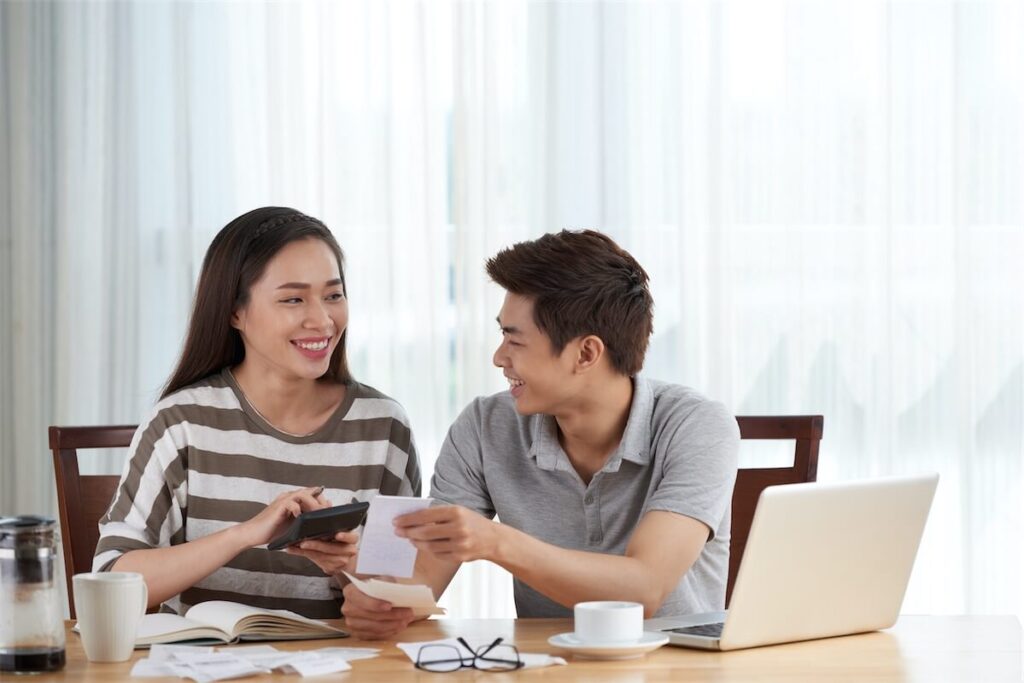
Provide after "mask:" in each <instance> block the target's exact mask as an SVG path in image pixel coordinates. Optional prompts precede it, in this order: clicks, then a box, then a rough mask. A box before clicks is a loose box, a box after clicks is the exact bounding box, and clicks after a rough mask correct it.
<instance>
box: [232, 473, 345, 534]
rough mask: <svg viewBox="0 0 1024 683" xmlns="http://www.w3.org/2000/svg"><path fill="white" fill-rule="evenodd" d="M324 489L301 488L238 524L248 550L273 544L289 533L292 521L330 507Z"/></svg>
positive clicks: (285, 494)
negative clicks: (275, 540)
mask: <svg viewBox="0 0 1024 683" xmlns="http://www.w3.org/2000/svg"><path fill="white" fill-rule="evenodd" d="M323 490H324V489H323V487H322V486H318V487H316V488H309V489H297V490H295V491H287V492H286V493H282V494H281V495H279V496H278V497H277V498H275V499H274V500H273V502H271V503H270V505H268V506H267V507H265V508H263V510H262V511H260V512H259V514H257V515H256V516H255V517H253V518H252V519H249V520H248V521H245V522H242V523H241V524H239V525H238V527H237V528H238V531H239V533H240V534H241V535H242V539H243V542H244V544H245V547H246V548H252V547H254V546H258V545H263V544H264V543H269V542H270V541H272V540H273V539H275V538H277V537H278V536H280V535H281V534H283V533H284V532H285V530H286V529H287V528H288V525H289V524H291V523H292V520H293V519H295V518H296V517H298V516H299V515H300V514H302V513H303V512H309V511H310V510H320V509H321V508H326V507H330V506H331V503H330V501H328V500H327V499H326V498H324V497H323V495H322V494H323Z"/></svg>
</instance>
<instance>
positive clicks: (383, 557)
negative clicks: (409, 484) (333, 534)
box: [356, 496, 432, 578]
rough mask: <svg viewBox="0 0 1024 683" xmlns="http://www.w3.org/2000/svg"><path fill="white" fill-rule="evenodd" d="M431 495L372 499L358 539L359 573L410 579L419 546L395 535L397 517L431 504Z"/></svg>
mask: <svg viewBox="0 0 1024 683" xmlns="http://www.w3.org/2000/svg"><path fill="white" fill-rule="evenodd" d="M431 502H432V501H431V500H430V498H410V497H406V496H377V497H376V498H374V499H373V500H371V501H370V509H369V511H368V512H367V513H366V526H365V527H363V537H362V538H361V539H360V540H359V559H358V560H357V563H356V573H357V574H376V575H384V576H394V577H396V578H408V577H410V576H412V572H413V569H414V568H415V566H416V546H414V545H413V544H412V542H410V541H409V539H407V538H400V537H398V536H396V535H395V527H394V524H393V520H394V519H395V517H398V516H400V515H404V514H407V513H410V512H416V511H417V510H422V509H423V508H428V507H430V503H431Z"/></svg>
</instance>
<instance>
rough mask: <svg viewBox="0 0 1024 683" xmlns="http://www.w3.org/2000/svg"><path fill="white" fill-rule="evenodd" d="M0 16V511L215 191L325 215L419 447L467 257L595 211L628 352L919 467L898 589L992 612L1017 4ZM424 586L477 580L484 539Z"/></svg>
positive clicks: (888, 462)
mask: <svg viewBox="0 0 1024 683" xmlns="http://www.w3.org/2000/svg"><path fill="white" fill-rule="evenodd" d="M0 41H2V43H0V45H2V47H0V50H2V55H0V56H2V58H3V63H2V66H0V88H2V90H0V96H2V100H0V103H2V104H0V115H2V117H3V120H2V121H0V123H2V124H3V125H0V154H2V157H3V158H4V159H6V160H7V163H6V164H4V165H2V166H0V217H2V222H0V230H2V231H3V232H2V233H0V249H2V252H0V266H2V268H3V274H2V276H0V289H2V291H0V332H2V334H0V369H2V371H3V375H2V379H0V456H2V461H0V463H2V470H0V474H2V479H0V512H6V513H10V512H28V511H44V512H46V511H51V512H52V510H53V505H54V503H53V500H54V498H53V493H52V483H51V482H52V473H51V470H50V467H49V460H48V456H47V454H46V445H45V427H46V425H48V424H58V423H62V424H101V423H112V422H134V421H137V420H138V419H140V417H141V415H142V414H143V412H144V411H145V410H146V409H147V407H148V406H149V405H151V403H152V401H153V400H154V398H155V396H156V393H157V391H158V390H159V387H160V385H161V383H162V382H163V381H164V379H165V378H166V375H167V374H168V372H169V371H170V368H171V366H172V364H173V362H174V356H175V354H176V352H177V350H178V346H179V344H180V340H181V336H182V333H183V331H184V326H185V320H186V316H187V310H188V306H189V302H190V297H191V292H192V287H193V283H194V280H195V277H196V274H197V270H198V265H199V261H200V259H201V257H202V254H203V253H204V251H205V248H206V246H207V244H208V242H209V240H210V238H211V237H212V235H213V234H214V233H215V232H216V230H218V229H219V228H220V227H221V226H222V225H223V224H224V223H226V222H227V221H228V220H230V218H232V217H234V216H235V215H237V214H239V213H241V212H243V211H245V210H247V209H249V208H252V207H254V206H258V205H264V204H284V205H291V206H295V207H297V208H300V209H302V210H304V211H307V212H309V213H312V214H314V215H318V216H320V217H321V218H323V219H324V220H325V221H326V222H327V223H328V225H330V226H331V227H332V229H333V230H334V232H335V234H336V235H337V236H338V238H339V240H340V242H341V244H342V246H343V248H345V250H346V253H347V256H348V276H349V281H350V290H351V298H352V323H351V332H350V340H351V341H350V343H351V347H350V354H351V357H352V360H353V365H354V367H355V369H356V372H357V375H358V376H359V378H360V379H362V380H363V381H366V382H368V383H370V384H372V385H374V386H376V387H378V388H379V389H381V390H382V391H385V392H386V393H389V394H391V395H392V396H395V397H396V398H397V399H399V400H400V401H401V402H402V403H403V404H404V405H405V407H406V409H407V410H408V412H409V414H410V416H411V419H412V421H413V426H414V430H415V434H416V438H417V441H418V445H419V447H420V451H421V454H422V458H423V461H424V469H425V471H426V474H427V475H428V476H429V473H430V470H431V467H432V461H433V458H434V457H435V455H436V452H437V449H438V447H439V445H440V442H441V439H442V438H443V436H444V432H445V429H446V427H447V425H448V424H449V423H450V422H451V420H452V419H454V417H455V415H457V413H458V411H459V410H460V409H461V407H462V406H463V405H464V404H465V403H466V402H467V401H469V400H470V399H471V398H472V397H473V396H476V395H479V394H483V393H489V392H493V391H497V390H500V389H501V388H502V385H501V378H500V374H499V373H498V372H497V371H496V370H494V369H492V368H491V366H490V358H491V353H492V351H493V347H494V345H495V344H496V342H497V340H498V335H497V331H496V326H495V323H494V315H495V314H496V312H497V309H498V307H499V305H500V299H501V292H500V291H498V290H497V288H496V287H494V286H493V285H490V284H488V283H487V282H486V277H485V275H484V272H483V262H484V260H485V259H486V258H487V257H488V256H490V255H492V254H493V253H494V252H496V251H497V250H498V249H499V248H501V247H503V246H506V245H509V244H511V243H513V242H515V241H517V240H520V239H528V238H531V237H535V236H537V235H539V234H541V233H543V232H545V231H548V230H554V229H560V228H562V227H573V228H579V227H595V228H598V229H601V230H605V231H607V232H609V233H610V234H612V235H613V236H614V237H616V238H617V239H618V240H620V242H621V243H622V244H623V245H624V246H626V247H627V248H628V249H630V250H631V251H632V252H633V253H634V254H635V255H636V256H637V257H638V259H639V260H640V261H641V262H642V263H643V264H644V265H645V266H646V267H647V269H648V271H649V272H650V273H651V276H652V287H653V290H654V295H655V301H656V304H657V306H656V316H655V337H654V339H653V341H652V346H651V350H650V353H649V356H648V361H647V365H646V368H645V372H646V373H647V374H648V375H650V376H655V377H659V378H663V379H668V380H672V381H677V382H681V383H685V384H690V385H692V386H695V387H698V388H700V389H701V390H703V391H704V392H705V393H707V394H709V395H711V396H714V397H716V398H719V399H721V400H724V401H725V402H726V403H727V404H728V405H730V406H731V407H733V409H734V410H735V411H736V412H737V413H738V414H758V413H760V414H783V413H822V414H824V415H825V438H824V441H823V442H822V448H821V456H820V471H819V478H820V479H822V480H835V479H845V478H852V477H860V476H874V475H884V474H894V473H903V472H921V471H938V472H940V474H941V475H942V480H941V482H940V486H939V492H938V495H937V498H936V501H935V506H934V508H933V512H932V517H931V520H930V522H929V526H928V530H927V532H926V537H925V541H924V543H923V545H922V549H921V554H920V555H919V558H918V564H917V568H916V569H915V574H914V578H913V581H912V583H911V587H910V591H909V593H908V596H907V601H906V603H905V605H904V609H905V611H908V612H952V613H958V612H980V613H985V612H1007V611H1010V612H1016V613H1018V614H1024V582H1022V580H1021V578H1020V577H1021V576H1022V575H1024V565H1022V559H1021V551H1020V543H1019V542H1018V541H1019V539H1020V538H1021V537H1022V520H1024V503H1021V501H1022V500H1024V496H1022V494H1024V491H1022V490H1021V489H1022V471H1021V470H1022V460H1024V458H1022V456H1024V427H1022V425H1024V419H1022V418H1024V329H1022V321H1024V297H1022V296H1021V294H1020V292H1021V289H1022V284H1024V277H1022V275H1021V269H1020V266H1019V264H1020V263H1021V261H1022V257H1024V232H1022V230H1024V225H1022V224H1024V206H1022V203H1024V200H1022V197H1024V169H1022V163H1024V162H1022V161H1021V160H1022V159H1024V134H1022V126H1024V124H1022V121H1024V79H1022V78H1021V74H1022V73H1024V48H1022V45H1024V12H1022V8H1021V5H1020V4H1019V3H1008V2H998V1H994V0H993V1H988V0H970V1H967V2H953V1H949V0H947V1H940V0H936V1H933V2H913V3H911V2H881V1H867V2H865V1H863V0H856V1H855V0H849V1H840V0H835V1H806V2H782V1H781V0H756V1H750V2H746V1H744V2H739V1H736V0H724V1H712V0H708V1H706V2H672V3H668V2H666V3H642V2H635V3H622V2H565V3H555V2H552V3H530V2H512V1H508V2H501V3H496V2H479V3H476V2H452V3H447V2H429V3H410V2H390V3H388V2H365V3H327V2H324V3H301V4H300V3H280V4H277V3H270V4H266V3H260V4H244V3H195V4H191V3H189V4H185V3H138V4H135V3H117V4H113V3H111V4H106V3H81V4H80V3H67V4H64V3H32V4H30V3H11V4H4V5H0ZM741 457H742V458H743V460H744V462H754V461H759V462H763V458H777V457H781V454H780V453H779V452H778V451H777V450H773V451H771V452H765V451H761V450H757V449H754V448H749V447H747V446H745V447H744V449H743V453H742V456H741ZM114 462H115V457H114V456H111V458H110V462H108V463H106V464H107V465H113V464H114ZM115 469H116V466H115ZM478 565H479V566H478ZM446 601H447V604H448V606H449V608H450V609H451V611H452V612H453V613H454V614H457V615H459V616H503V615H508V614H511V609H512V608H511V605H510V596H509V587H508V578H507V575H504V574H503V573H502V572H499V571H495V570H494V569H493V568H492V567H489V566H486V565H484V564H483V563H475V564H474V565H473V566H471V567H469V568H466V569H464V570H463V571H462V572H461V573H460V577H459V578H458V579H457V580H456V583H455V584H454V586H453V588H452V589H451V590H450V591H449V594H448V595H447V596H446Z"/></svg>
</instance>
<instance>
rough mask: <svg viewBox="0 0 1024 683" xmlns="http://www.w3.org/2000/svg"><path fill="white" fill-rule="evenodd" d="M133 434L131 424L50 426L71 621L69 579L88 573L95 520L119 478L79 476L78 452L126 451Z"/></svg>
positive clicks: (96, 528)
mask: <svg viewBox="0 0 1024 683" xmlns="http://www.w3.org/2000/svg"><path fill="white" fill-rule="evenodd" d="M134 434H135V426H134V425H117V426H111V427H50V450H51V451H53V472H54V476H55V477H56V479H57V505H58V507H59V508H60V528H61V534H60V537H61V544H62V545H63V547H64V573H65V577H66V579H67V583H68V608H69V610H70V612H71V618H72V619H74V618H75V596H74V592H73V588H72V582H71V577H72V576H74V575H75V574H80V573H82V572H88V571H91V570H92V557H93V554H94V553H95V552H96V543H97V542H98V541H99V538H100V531H99V521H100V517H102V516H103V515H104V514H106V512H107V508H108V507H109V506H110V501H111V500H112V499H113V497H114V492H115V490H116V489H117V482H118V480H119V479H120V477H119V476H117V475H88V476H81V475H79V472H78V451H79V449H86V448H126V447H128V446H129V445H131V441H132V436H133V435H134Z"/></svg>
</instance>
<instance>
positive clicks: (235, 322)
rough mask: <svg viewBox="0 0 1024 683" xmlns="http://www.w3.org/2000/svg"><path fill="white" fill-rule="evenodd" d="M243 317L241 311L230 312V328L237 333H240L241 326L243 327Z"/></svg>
mask: <svg viewBox="0 0 1024 683" xmlns="http://www.w3.org/2000/svg"><path fill="white" fill-rule="evenodd" d="M243 317H244V313H243V312H242V311H241V309H237V308H236V309H235V310H233V311H231V327H233V328H235V329H236V330H238V331H241V330H242V326H243V325H244V320H243Z"/></svg>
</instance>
